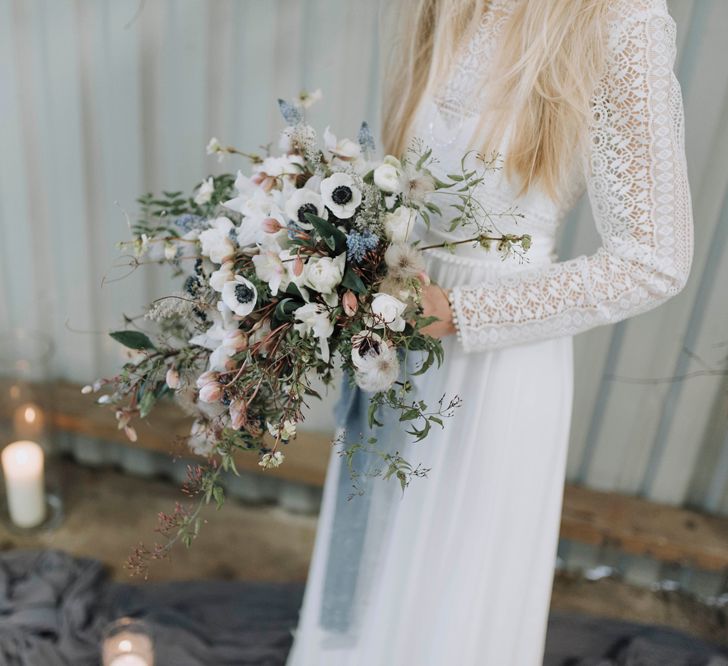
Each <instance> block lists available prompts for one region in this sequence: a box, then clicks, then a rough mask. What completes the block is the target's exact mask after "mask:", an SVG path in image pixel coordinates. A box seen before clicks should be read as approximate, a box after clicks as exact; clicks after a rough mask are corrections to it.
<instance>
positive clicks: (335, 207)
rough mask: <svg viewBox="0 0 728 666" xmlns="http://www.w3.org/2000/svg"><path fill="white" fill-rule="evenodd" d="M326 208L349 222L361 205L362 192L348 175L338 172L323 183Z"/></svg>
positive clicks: (322, 189)
mask: <svg viewBox="0 0 728 666" xmlns="http://www.w3.org/2000/svg"><path fill="white" fill-rule="evenodd" d="M321 196H322V197H323V200H324V204H325V205H326V207H327V208H328V209H329V210H330V211H331V212H332V213H333V214H334V215H336V217H338V218H339V219H341V220H348V219H349V218H350V217H352V216H353V215H354V213H356V209H357V208H358V207H359V204H360V203H361V190H360V189H359V188H358V187H357V186H356V184H355V183H354V179H353V178H352V177H351V176H350V175H349V174H348V173H342V172H340V171H339V172H336V173H334V174H332V175H331V176H329V177H328V178H324V179H323V180H322V181H321Z"/></svg>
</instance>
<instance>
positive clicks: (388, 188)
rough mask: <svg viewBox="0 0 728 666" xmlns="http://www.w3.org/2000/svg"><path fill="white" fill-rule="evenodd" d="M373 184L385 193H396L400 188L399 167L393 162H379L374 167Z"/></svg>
mask: <svg viewBox="0 0 728 666" xmlns="http://www.w3.org/2000/svg"><path fill="white" fill-rule="evenodd" d="M374 184H375V185H376V186H377V187H378V188H379V189H380V190H382V192H386V193H387V194H394V193H398V192H400V191H401V189H402V185H401V183H400V173H399V169H397V167H396V166H394V165H393V164H388V163H387V162H385V163H384V164H380V165H379V166H378V167H377V168H376V169H374Z"/></svg>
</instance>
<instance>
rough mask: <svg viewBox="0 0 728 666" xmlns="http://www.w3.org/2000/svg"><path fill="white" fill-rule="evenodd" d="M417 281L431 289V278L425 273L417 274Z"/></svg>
mask: <svg viewBox="0 0 728 666" xmlns="http://www.w3.org/2000/svg"><path fill="white" fill-rule="evenodd" d="M417 279H418V280H419V281H420V282H421V283H422V286H423V287H429V286H430V282H431V280H430V276H429V275H428V274H427V273H425V271H420V272H419V273H417Z"/></svg>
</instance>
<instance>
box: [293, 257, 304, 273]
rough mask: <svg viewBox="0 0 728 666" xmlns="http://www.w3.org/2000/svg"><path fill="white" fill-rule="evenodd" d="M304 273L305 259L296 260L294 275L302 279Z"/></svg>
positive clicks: (298, 258) (297, 258)
mask: <svg viewBox="0 0 728 666" xmlns="http://www.w3.org/2000/svg"><path fill="white" fill-rule="evenodd" d="M302 273H303V259H301V257H296V260H295V261H294V262H293V274H294V275H295V276H296V277H301V274H302Z"/></svg>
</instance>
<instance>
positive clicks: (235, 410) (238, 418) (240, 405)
mask: <svg viewBox="0 0 728 666" xmlns="http://www.w3.org/2000/svg"><path fill="white" fill-rule="evenodd" d="M247 412H248V408H247V405H246V404H245V400H234V401H233V402H232V403H231V404H230V421H231V425H232V426H233V428H235V430H240V428H242V427H243V424H244V423H245V420H246V416H247Z"/></svg>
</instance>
